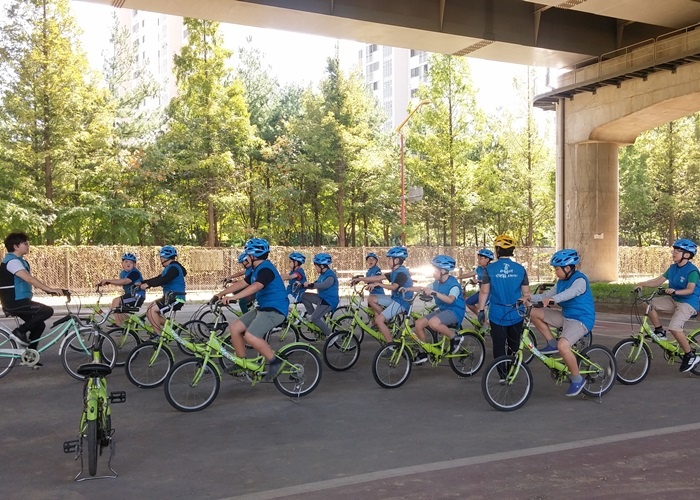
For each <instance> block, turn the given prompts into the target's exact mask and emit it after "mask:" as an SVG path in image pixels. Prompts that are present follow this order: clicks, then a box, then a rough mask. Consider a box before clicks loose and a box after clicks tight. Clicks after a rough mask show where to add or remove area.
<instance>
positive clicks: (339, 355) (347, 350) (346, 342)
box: [323, 332, 360, 372]
mask: <svg viewBox="0 0 700 500" xmlns="http://www.w3.org/2000/svg"><path fill="white" fill-rule="evenodd" d="M358 359H360V342H359V340H357V337H356V336H355V335H353V334H352V333H350V332H336V333H334V334H333V335H331V336H330V337H328V340H326V343H325V344H324V345H323V360H324V361H325V362H326V365H327V366H328V368H330V369H331V370H335V371H337V372H342V371H345V370H349V369H350V368H352V367H353V366H354V365H355V363H357V360H358Z"/></svg>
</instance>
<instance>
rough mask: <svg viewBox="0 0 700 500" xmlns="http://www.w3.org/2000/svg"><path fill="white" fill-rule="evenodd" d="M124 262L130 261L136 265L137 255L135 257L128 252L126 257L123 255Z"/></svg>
mask: <svg viewBox="0 0 700 500" xmlns="http://www.w3.org/2000/svg"><path fill="white" fill-rule="evenodd" d="M124 260H130V261H131V262H133V263H134V264H136V255H134V254H133V253H131V252H127V253H125V254H124V255H122V261H124Z"/></svg>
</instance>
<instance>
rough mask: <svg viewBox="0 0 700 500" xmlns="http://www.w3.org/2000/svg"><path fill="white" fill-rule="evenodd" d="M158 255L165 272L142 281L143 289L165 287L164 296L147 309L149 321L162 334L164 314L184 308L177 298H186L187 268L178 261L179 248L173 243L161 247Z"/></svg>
mask: <svg viewBox="0 0 700 500" xmlns="http://www.w3.org/2000/svg"><path fill="white" fill-rule="evenodd" d="M158 256H159V257H160V264H161V265H162V266H163V272H162V273H161V275H160V276H156V277H154V278H150V279H147V280H144V281H143V283H141V290H146V289H148V288H152V287H154V286H160V287H163V296H162V297H161V298H160V299H158V300H156V301H155V302H153V303H152V304H151V305H150V306H148V309H147V310H146V317H147V318H148V321H149V322H150V323H151V325H153V328H154V330H155V331H156V333H158V334H160V332H161V331H162V330H163V326H164V325H165V317H164V316H163V315H164V314H165V313H166V312H168V311H170V310H171V309H172V310H174V311H178V310H180V309H182V302H179V301H177V299H178V298H179V299H182V300H184V299H185V293H186V286H185V276H187V269H185V268H184V267H183V265H182V264H180V263H179V262H178V261H177V250H176V249H175V247H174V246H172V245H165V246H164V247H163V248H161V249H160V251H159V252H158Z"/></svg>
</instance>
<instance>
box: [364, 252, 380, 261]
mask: <svg viewBox="0 0 700 500" xmlns="http://www.w3.org/2000/svg"><path fill="white" fill-rule="evenodd" d="M370 257H372V258H373V259H376V260H379V257H377V254H376V253H374V252H370V253H368V254H367V255H365V260H367V259H369V258H370Z"/></svg>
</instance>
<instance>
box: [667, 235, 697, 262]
mask: <svg viewBox="0 0 700 500" xmlns="http://www.w3.org/2000/svg"><path fill="white" fill-rule="evenodd" d="M673 248H678V249H679V250H683V251H684V252H688V253H689V254H690V255H691V258H693V257H695V254H696V253H698V246H697V245H696V244H695V243H693V242H692V241H690V240H686V239H681V240H676V241H674V242H673Z"/></svg>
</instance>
